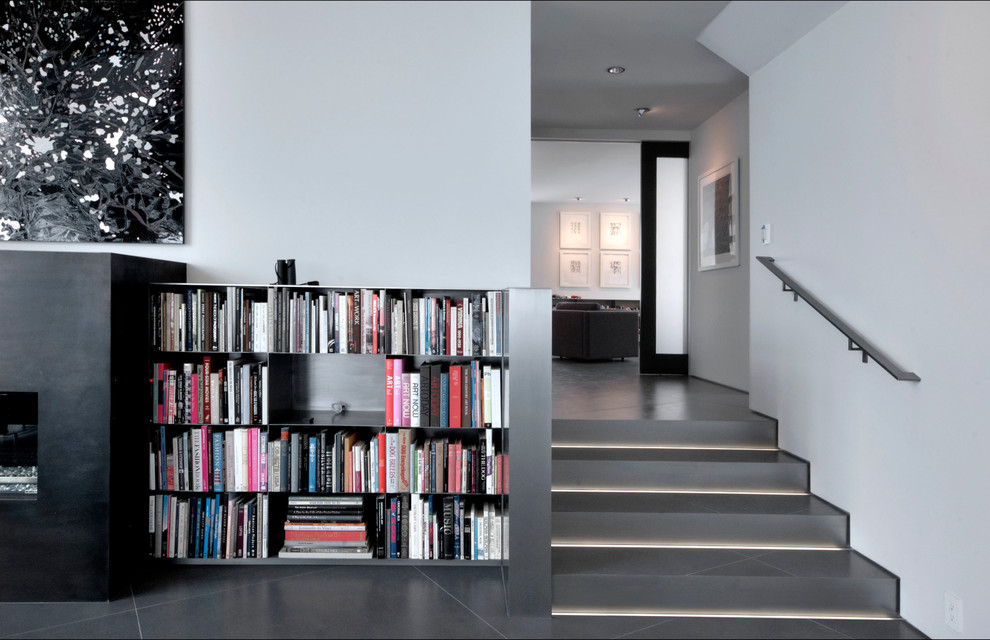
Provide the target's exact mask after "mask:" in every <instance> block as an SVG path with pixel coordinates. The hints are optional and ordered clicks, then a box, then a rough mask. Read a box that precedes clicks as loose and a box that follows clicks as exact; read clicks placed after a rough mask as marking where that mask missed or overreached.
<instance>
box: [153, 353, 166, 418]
mask: <svg viewBox="0 0 990 640" xmlns="http://www.w3.org/2000/svg"><path fill="white" fill-rule="evenodd" d="M166 386H167V385H166V384H165V363H164V362H159V363H158V364H156V365H155V387H156V388H157V389H158V406H157V407H155V422H157V423H159V424H162V423H164V422H165V406H166V405H167V404H168V402H167V401H166V400H165V387H166Z"/></svg>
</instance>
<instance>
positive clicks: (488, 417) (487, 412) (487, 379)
mask: <svg viewBox="0 0 990 640" xmlns="http://www.w3.org/2000/svg"><path fill="white" fill-rule="evenodd" d="M482 387H483V392H482V396H483V404H482V412H481V414H482V423H483V424H484V426H485V428H486V429H490V428H491V427H492V366H491V365H490V364H486V365H484V366H483V367H482Z"/></svg>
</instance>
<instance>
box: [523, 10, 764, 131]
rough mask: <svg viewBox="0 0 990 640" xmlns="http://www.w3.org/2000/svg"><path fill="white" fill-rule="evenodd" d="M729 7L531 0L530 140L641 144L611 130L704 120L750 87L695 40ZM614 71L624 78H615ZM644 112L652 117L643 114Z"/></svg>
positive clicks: (674, 126) (684, 125)
mask: <svg viewBox="0 0 990 640" xmlns="http://www.w3.org/2000/svg"><path fill="white" fill-rule="evenodd" d="M728 4H729V3H728V2H723V1H718V2H704V1H691V2H619V1H606V2H600V1H599V2H548V1H542V0H537V1H536V2H533V3H532V76H531V77H532V129H533V137H534V138H547V139H554V138H556V139H589V138H598V139H609V138H611V139H627V140H628V139H643V136H642V135H641V136H639V137H638V138H637V137H635V134H634V133H633V135H632V136H629V135H625V136H614V135H613V136H609V135H608V134H607V133H605V132H606V131H608V130H632V132H636V131H643V132H646V131H650V130H679V131H689V130H691V129H693V128H694V127H696V126H698V125H699V124H701V123H702V122H704V121H705V120H707V119H708V118H709V117H710V116H712V115H713V114H714V113H715V112H716V111H718V110H719V109H721V108H722V107H723V106H725V105H726V104H728V103H729V102H730V101H731V100H732V99H733V98H735V97H736V96H738V95H739V94H741V93H742V92H743V91H745V90H746V88H747V86H748V78H747V76H746V75H745V74H743V73H742V72H741V71H739V70H738V69H736V68H735V67H733V66H732V65H730V64H729V63H728V62H726V61H724V60H723V59H722V58H720V57H719V56H717V55H715V54H714V53H712V51H711V50H709V49H708V48H707V47H705V46H704V45H702V44H700V43H698V41H697V40H696V39H697V38H698V36H699V35H700V34H701V32H702V31H703V30H704V29H705V27H706V26H708V24H709V23H710V22H712V20H714V19H715V17H716V16H717V15H718V14H719V13H720V12H721V11H722V10H723V9H724V8H725V7H726V5H728ZM615 65H618V66H622V67H625V69H626V71H625V73H622V74H620V75H611V74H609V73H608V72H607V69H608V68H609V67H611V66H615ZM637 107H649V108H650V112H649V113H647V114H646V115H644V116H643V117H642V118H640V117H638V116H637V114H636V113H635V109H636V108H637ZM588 130H592V133H591V134H590V135H589V134H588ZM594 131H599V132H602V133H603V134H604V135H602V136H596V135H594Z"/></svg>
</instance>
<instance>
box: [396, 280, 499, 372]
mask: <svg viewBox="0 0 990 640" xmlns="http://www.w3.org/2000/svg"><path fill="white" fill-rule="evenodd" d="M503 310H504V301H503V299H502V292H501V291H486V292H481V291H475V292H472V293H471V294H469V295H467V296H461V297H457V296H424V297H413V296H412V295H411V294H410V292H408V291H406V292H403V297H402V298H401V299H390V300H389V308H388V311H389V313H390V316H389V318H390V320H391V327H390V329H391V330H390V332H389V335H390V337H391V341H390V344H389V347H390V348H389V350H388V351H387V353H395V354H408V355H426V356H472V357H480V356H498V355H501V353H502V324H503V313H504V311H503Z"/></svg>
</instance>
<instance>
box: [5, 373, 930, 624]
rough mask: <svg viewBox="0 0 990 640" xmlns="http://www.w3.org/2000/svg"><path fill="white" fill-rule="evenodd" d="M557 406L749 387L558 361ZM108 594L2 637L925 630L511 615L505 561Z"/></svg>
mask: <svg viewBox="0 0 990 640" xmlns="http://www.w3.org/2000/svg"><path fill="white" fill-rule="evenodd" d="M553 372H554V416H555V417H557V418H567V417H578V416H581V417H585V416H588V415H589V413H593V412H598V415H600V416H603V417H606V418H607V417H612V418H617V417H626V416H629V417H654V418H687V419H706V418H707V419H723V418H724V419H745V418H747V417H751V416H752V415H753V414H752V413H751V412H750V411H749V410H748V409H747V408H746V407H747V397H746V395H745V394H742V393H740V392H737V391H733V390H731V389H727V388H725V387H721V386H719V385H715V384H711V383H708V382H704V381H701V380H695V379H690V378H677V377H667V376H649V377H642V378H641V377H640V376H638V364H637V363H636V361H635V359H630V360H627V361H625V362H614V363H572V362H561V361H557V360H555V361H554V365H553ZM134 574H135V576H136V577H135V578H134V579H133V580H132V581H131V584H129V585H126V586H125V587H123V588H122V589H121V590H120V592H119V593H118V594H116V596H115V597H114V599H113V600H111V601H110V602H108V603H0V638H118V637H120V638H197V637H198V638H310V637H312V638H330V637H364V638H378V637H381V638H392V637H398V638H446V637H458V638H461V637H464V638H620V637H625V638H923V637H924V636H923V635H922V634H920V633H919V632H918V631H917V630H916V629H914V628H913V627H911V626H910V625H908V624H906V623H903V622H889V621H887V622H872V621H838V620H766V619H729V618H638V617H628V618H621V617H620V618H597V617H558V618H553V619H528V618H517V617H509V616H508V615H506V611H505V602H506V598H505V582H504V580H503V576H502V573H501V570H500V569H499V568H497V567H443V566H436V567H433V566H425V567H411V566H398V567H396V566H392V567H369V566H353V567H340V566H338V567H314V566H247V565H240V566H227V567H218V566H190V565H158V566H154V567H138V568H136V570H135V571H134Z"/></svg>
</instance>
